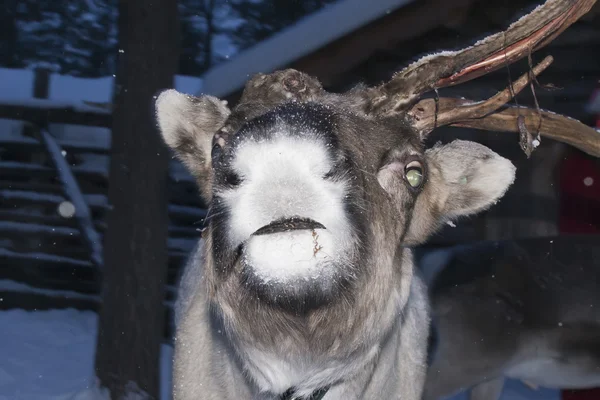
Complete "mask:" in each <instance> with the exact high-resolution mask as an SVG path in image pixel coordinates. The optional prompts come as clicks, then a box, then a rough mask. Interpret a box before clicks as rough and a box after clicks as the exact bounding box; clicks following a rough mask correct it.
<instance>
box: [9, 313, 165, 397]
mask: <svg viewBox="0 0 600 400" xmlns="http://www.w3.org/2000/svg"><path fill="white" fill-rule="evenodd" d="M96 323H97V316H96V314H95V313H93V312H89V311H77V310H52V311H36V312H27V311H21V310H9V311H2V312H0V400H42V399H43V400H80V399H81V400H83V399H90V397H89V396H85V395H82V392H86V389H87V388H91V387H93V386H94V379H93V377H94V369H93V365H94V364H93V361H94V348H95V341H96ZM171 353H172V351H171V347H170V346H167V345H163V348H162V360H161V361H162V362H161V370H162V371H161V375H162V380H161V384H162V396H161V400H168V399H170V396H169V395H168V392H169V388H170V380H171V379H170V372H171ZM90 400H91V399H90Z"/></svg>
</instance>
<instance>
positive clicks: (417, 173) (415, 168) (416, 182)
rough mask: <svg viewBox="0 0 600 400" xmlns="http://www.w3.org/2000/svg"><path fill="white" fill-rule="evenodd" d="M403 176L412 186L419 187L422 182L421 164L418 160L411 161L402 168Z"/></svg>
mask: <svg viewBox="0 0 600 400" xmlns="http://www.w3.org/2000/svg"><path fill="white" fill-rule="evenodd" d="M404 176H405V177H406V180H407V181H408V184H409V185H410V186H412V187H413V188H415V189H417V188H419V187H421V185H422V184H423V166H422V165H421V163H420V162H418V161H411V162H410V163H408V164H407V165H406V167H405V168H404Z"/></svg>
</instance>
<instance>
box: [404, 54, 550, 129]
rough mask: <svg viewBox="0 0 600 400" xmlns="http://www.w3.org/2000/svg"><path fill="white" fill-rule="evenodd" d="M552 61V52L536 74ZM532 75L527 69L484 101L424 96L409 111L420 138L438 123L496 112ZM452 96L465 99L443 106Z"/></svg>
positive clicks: (534, 72) (541, 63) (536, 67)
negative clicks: (504, 87)
mask: <svg viewBox="0 0 600 400" xmlns="http://www.w3.org/2000/svg"><path fill="white" fill-rule="evenodd" d="M552 61H554V59H553V58H552V56H548V57H546V58H544V59H543V60H542V62H540V63H539V64H538V65H536V66H535V67H533V69H532V72H533V75H534V76H538V75H539V74H540V73H541V72H542V71H544V70H545V69H546V68H548V66H549V65H550V64H552ZM532 78H533V77H532V76H531V74H529V73H525V74H523V75H522V76H521V77H519V79H517V80H516V81H515V82H514V83H513V84H512V87H508V88H506V89H504V90H503V91H501V92H499V93H498V94H496V95H495V96H493V97H491V98H489V99H488V100H486V101H483V102H471V103H467V101H466V100H464V99H447V100H445V103H444V104H440V103H439V100H440V99H424V100H421V101H419V102H418V103H417V104H415V105H414V106H413V107H412V108H411V109H410V110H409V111H408V113H407V115H409V116H411V117H413V123H412V125H413V127H414V128H415V129H416V130H417V131H418V132H419V134H420V135H421V138H424V137H426V136H427V135H428V134H429V133H430V132H431V131H432V130H433V129H435V128H437V127H440V126H444V125H450V124H452V123H455V122H457V121H464V120H470V119H477V118H482V117H485V116H486V115H488V114H490V113H493V112H494V111H496V110H497V109H499V108H500V107H502V106H503V105H505V104H506V103H508V102H509V101H510V100H511V99H512V98H513V97H514V96H515V95H517V94H518V93H519V92H520V91H521V90H523V89H524V88H525V87H526V86H527V85H528V84H529V83H530V82H531V80H532ZM449 100H459V101H462V103H461V104H457V102H455V104H454V107H452V108H446V107H444V106H445V105H446V103H452V101H449Z"/></svg>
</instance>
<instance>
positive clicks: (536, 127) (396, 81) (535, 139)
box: [368, 0, 600, 157]
mask: <svg viewBox="0 0 600 400" xmlns="http://www.w3.org/2000/svg"><path fill="white" fill-rule="evenodd" d="M595 2H596V0H548V1H547V2H546V3H545V4H543V5H541V6H539V7H537V8H536V9H534V10H533V11H532V12H531V13H529V14H528V15H526V16H524V17H523V18H521V19H519V20H518V21H517V22H515V23H513V24H512V25H511V26H510V27H509V28H508V29H507V30H506V31H505V32H500V33H498V34H495V35H492V36H489V37H487V38H485V39H484V40H482V41H480V42H478V43H476V44H475V45H473V46H472V47H469V48H466V49H464V50H460V51H456V52H442V53H438V54H434V55H431V56H427V57H423V58H422V59H420V60H419V61H417V62H416V63H414V64H412V65H409V66H408V67H407V68H405V69H404V70H402V71H400V72H398V73H397V74H395V75H394V77H393V78H392V79H391V80H390V81H389V82H387V83H385V84H383V85H381V86H379V87H377V88H374V89H371V90H370V91H369V93H368V97H369V103H368V112H371V113H374V114H377V115H382V116H386V115H402V114H405V115H407V116H408V117H409V120H410V122H411V123H412V125H413V126H414V128H415V129H416V130H417V132H418V133H419V134H420V135H421V137H422V138H424V137H426V136H427V135H428V134H429V133H430V132H431V131H432V130H433V129H435V128H437V127H440V126H444V125H449V126H460V127H470V128H478V129H485V130H493V131H506V132H519V133H520V137H521V140H520V143H521V147H522V148H523V150H524V151H525V153H526V154H527V156H528V157H529V156H530V155H531V152H532V151H533V150H534V149H535V148H536V147H537V146H538V145H539V143H540V135H543V136H546V137H550V138H552V139H555V140H558V141H561V142H564V143H567V144H569V145H572V146H574V147H577V148H578V149H580V150H582V151H584V152H586V153H588V154H591V155H593V156H596V157H600V133H599V132H598V131H596V130H595V129H594V128H591V127H589V126H586V125H584V124H582V123H581V122H579V121H577V120H574V119H571V118H568V117H565V116H562V115H557V114H554V113H551V112H548V111H542V110H540V109H539V107H537V110H532V109H529V108H526V107H507V106H506V103H508V102H509V101H510V100H512V99H513V98H514V96H515V95H516V94H517V93H519V92H520V91H521V90H522V89H523V88H525V87H526V86H527V85H528V84H531V82H532V80H535V77H536V76H537V75H539V74H540V73H541V72H542V71H543V70H544V69H546V68H547V67H548V66H549V65H550V64H551V63H552V61H553V59H552V57H546V58H545V59H544V60H543V61H542V62H541V63H539V64H538V65H537V66H535V67H534V68H533V69H532V70H531V71H530V72H529V73H527V74H524V75H523V76H521V77H520V78H519V79H518V80H517V81H515V82H514V83H513V84H511V85H510V86H509V87H508V88H506V89H505V90H503V91H502V92H500V93H498V94H497V95H495V96H493V97H492V98H490V99H488V100H486V101H483V102H473V101H470V100H466V99H454V98H435V99H423V100H420V101H419V98H420V97H421V95H423V94H424V93H426V92H428V91H431V90H436V89H438V88H442V87H447V86H452V85H456V84H459V83H463V82H466V81H469V80H471V79H474V78H477V77H479V76H482V75H485V74H487V73H489V72H491V71H494V70H496V69H498V68H500V67H502V66H506V65H508V64H511V63H513V62H515V61H517V60H519V59H521V58H523V57H525V56H530V55H531V53H532V52H534V51H536V50H538V49H540V48H541V47H543V46H545V45H547V44H548V43H549V42H551V41H552V40H553V39H554V38H556V37H557V36H558V35H559V34H560V33H561V32H563V31H564V30H565V29H566V28H567V27H569V26H570V25H571V24H572V23H573V22H575V21H577V19H579V18H580V17H581V16H583V15H584V14H585V13H586V12H588V11H589V10H590V9H591V8H592V6H593V5H594V3H595ZM530 60H531V59H530ZM415 103H416V104H415ZM536 106H537V102H536ZM531 132H534V134H535V135H533V134H531Z"/></svg>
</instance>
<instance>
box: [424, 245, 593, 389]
mask: <svg viewBox="0 0 600 400" xmlns="http://www.w3.org/2000/svg"><path fill="white" fill-rule="evenodd" d="M442 252H443V253H444V254H441V256H439V255H435V254H433V255H431V256H428V258H425V259H424V260H423V264H424V266H425V265H426V268H427V269H432V270H436V271H437V273H433V274H431V275H433V276H434V278H433V279H432V284H431V287H430V296H431V303H432V318H433V326H435V330H436V333H437V346H436V351H435V353H434V355H433V363H432V365H431V367H430V369H429V373H428V378H427V383H426V385H425V394H424V397H423V398H424V400H437V399H441V398H443V397H446V396H450V395H452V394H454V393H457V392H459V391H461V390H466V389H469V388H473V390H472V391H471V399H472V400H484V399H485V400H496V399H498V397H499V395H500V393H501V388H502V384H501V383H502V381H503V379H504V377H509V378H516V379H522V380H524V381H526V382H527V383H530V384H534V385H537V386H543V387H551V388H561V389H562V388H564V389H568V388H571V389H583V388H589V387H597V386H598V385H600V283H599V281H598V276H600V264H599V263H598V262H597V260H598V259H599V257H600V237H598V236H595V235H588V236H557V237H546V238H536V239H527V240H519V241H505V242H483V243H480V244H478V245H470V246H460V247H456V248H454V249H449V250H443V251H442ZM436 264H439V265H436Z"/></svg>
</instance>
